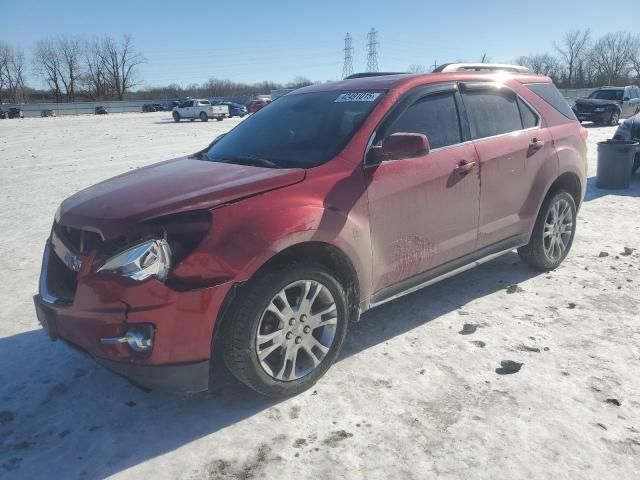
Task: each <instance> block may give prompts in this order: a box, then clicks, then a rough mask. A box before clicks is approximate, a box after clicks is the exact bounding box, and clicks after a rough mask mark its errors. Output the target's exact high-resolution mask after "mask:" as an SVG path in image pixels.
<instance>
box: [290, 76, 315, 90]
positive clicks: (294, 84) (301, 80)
mask: <svg viewBox="0 0 640 480" xmlns="http://www.w3.org/2000/svg"><path fill="white" fill-rule="evenodd" d="M309 85H313V82H312V81H311V80H309V79H308V78H306V77H300V76H298V77H295V78H294V79H293V81H291V82H289V83H287V88H302V87H307V86H309Z"/></svg>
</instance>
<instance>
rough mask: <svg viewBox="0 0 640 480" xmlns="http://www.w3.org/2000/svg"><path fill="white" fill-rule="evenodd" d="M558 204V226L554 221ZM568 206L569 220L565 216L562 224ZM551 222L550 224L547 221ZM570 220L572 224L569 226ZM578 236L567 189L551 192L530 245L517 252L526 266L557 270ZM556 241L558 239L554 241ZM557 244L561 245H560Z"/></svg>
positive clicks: (542, 209) (543, 269)
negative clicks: (555, 208) (554, 210)
mask: <svg viewBox="0 0 640 480" xmlns="http://www.w3.org/2000/svg"><path fill="white" fill-rule="evenodd" d="M555 205H558V210H556V212H558V215H557V216H558V217H560V221H559V223H555V222H554V221H553V217H554V213H553V209H554V206H555ZM565 207H566V208H568V210H569V211H570V219H568V217H565V221H563V220H562V215H563V214H564V213H565ZM549 219H551V222H548V220H549ZM567 219H568V220H569V221H570V223H571V225H570V226H569V224H568V221H567ZM563 232H564V233H563ZM575 234H576V203H575V201H574V199H573V197H572V196H571V195H570V194H569V192H567V191H566V190H555V191H552V192H550V193H549V194H548V195H547V198H546V199H545V200H544V202H543V203H542V207H541V208H540V211H539V212H538V218H537V219H536V223H535V225H534V226H533V232H531V239H530V240H529V243H528V244H527V245H525V246H524V247H520V248H519V249H518V255H520V258H522V260H523V261H524V262H525V263H527V264H529V265H531V266H532V267H534V268H536V269H538V270H542V271H548V270H554V269H555V268H557V267H558V266H559V265H560V264H561V263H562V262H563V260H564V259H565V258H566V257H567V255H568V254H569V251H570V250H571V245H572V244H573V239H574V237H575ZM554 238H555V239H557V240H556V241H555V242H554ZM558 241H559V242H560V243H557V242H558ZM554 243H555V246H554V245H553V244H554Z"/></svg>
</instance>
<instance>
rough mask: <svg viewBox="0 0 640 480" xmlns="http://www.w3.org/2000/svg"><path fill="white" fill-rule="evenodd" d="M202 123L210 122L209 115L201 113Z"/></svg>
mask: <svg viewBox="0 0 640 480" xmlns="http://www.w3.org/2000/svg"><path fill="white" fill-rule="evenodd" d="M200 121H201V122H208V121H209V115H207V114H206V113H204V112H200Z"/></svg>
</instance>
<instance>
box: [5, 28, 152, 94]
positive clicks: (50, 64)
mask: <svg viewBox="0 0 640 480" xmlns="http://www.w3.org/2000/svg"><path fill="white" fill-rule="evenodd" d="M30 60H31V62H30V63H31V64H30V66H31V71H32V72H33V74H35V76H36V77H37V78H39V79H40V80H41V81H42V83H43V84H44V85H46V87H47V88H46V89H45V90H44V91H38V90H34V89H32V88H29V87H28V86H27V83H26V75H27V73H26V72H27V70H28V65H27V58H26V55H25V53H24V51H23V50H22V49H20V48H15V47H13V46H11V45H9V44H8V43H5V42H1V41H0V102H5V101H8V102H12V103H24V102H27V101H29V100H30V99H42V98H46V99H48V100H53V101H55V102H57V103H58V102H63V101H64V102H74V101H76V100H80V99H82V100H106V99H117V100H123V99H124V98H125V97H126V96H127V94H128V93H129V92H131V91H132V89H133V88H134V87H136V86H138V85H139V79H138V77H137V67H138V66H139V65H141V64H142V63H144V62H145V58H144V56H143V55H142V54H141V53H140V52H138V51H137V50H136V48H135V45H134V43H133V38H132V37H131V35H124V36H123V37H122V38H121V39H119V40H117V39H114V38H112V37H109V36H105V37H102V38H94V39H86V38H83V37H73V36H67V35H58V36H56V37H51V38H48V39H44V40H39V41H38V42H36V44H35V45H34V46H33V48H32V50H31V58H30Z"/></svg>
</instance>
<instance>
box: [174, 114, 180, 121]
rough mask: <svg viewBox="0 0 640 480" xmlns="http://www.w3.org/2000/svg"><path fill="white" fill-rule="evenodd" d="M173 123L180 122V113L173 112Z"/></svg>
mask: <svg viewBox="0 0 640 480" xmlns="http://www.w3.org/2000/svg"><path fill="white" fill-rule="evenodd" d="M173 121H174V122H179V121H180V114H179V113H178V112H173Z"/></svg>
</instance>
